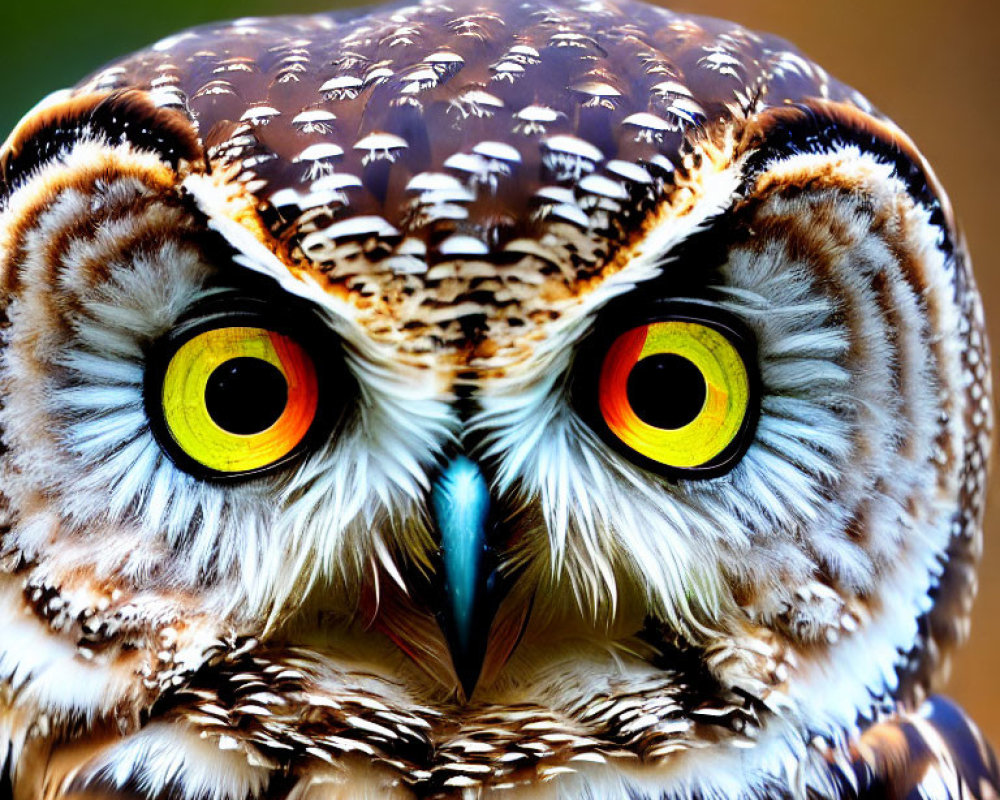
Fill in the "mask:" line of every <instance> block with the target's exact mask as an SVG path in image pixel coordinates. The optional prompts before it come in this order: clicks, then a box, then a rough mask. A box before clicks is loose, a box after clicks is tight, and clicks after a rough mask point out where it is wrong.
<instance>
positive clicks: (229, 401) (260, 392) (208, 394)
mask: <svg viewBox="0 0 1000 800" xmlns="http://www.w3.org/2000/svg"><path fill="white" fill-rule="evenodd" d="M287 403H288V384H287V383H286V382H285V376H284V375H282V374H281V370H279V369H278V368H277V367H276V366H274V365H273V364H269V363H268V362H266V361H262V360H261V359H259V358H231V359H229V361H225V362H223V363H222V364H220V365H219V366H217V367H216V368H215V370H214V371H213V372H212V374H211V375H209V376H208V386H206V387H205V406H206V407H207V408H208V415H209V416H210V417H211V418H212V419H213V420H214V422H215V424H216V425H218V426H219V427H220V428H222V429H223V430H225V431H229V432H230V433H237V434H242V435H249V434H252V433H260V432H261V431H266V430H267V429H268V428H270V427H271V426H272V425H273V424H274V423H275V422H277V421H278V417H280V416H281V414H282V412H283V411H284V410H285V406H286V405H287Z"/></svg>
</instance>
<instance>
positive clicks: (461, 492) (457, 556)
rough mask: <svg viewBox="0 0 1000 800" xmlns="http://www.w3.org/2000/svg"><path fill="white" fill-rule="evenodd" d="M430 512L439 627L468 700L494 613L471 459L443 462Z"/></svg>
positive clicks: (484, 491) (480, 491)
mask: <svg viewBox="0 0 1000 800" xmlns="http://www.w3.org/2000/svg"><path fill="white" fill-rule="evenodd" d="M431 511H432V514H433V517H434V522H435V525H436V527H437V531H438V534H439V535H440V542H441V559H442V564H443V567H444V587H443V589H444V596H445V598H444V599H445V602H444V604H443V609H442V616H443V619H442V620H441V622H442V627H443V629H444V632H445V635H446V637H447V638H448V643H449V646H450V647H451V653H452V660H453V662H454V665H455V671H456V673H457V674H458V677H459V680H460V681H461V682H462V687H463V689H464V690H465V696H466V697H469V696H471V694H472V690H473V689H474V688H475V685H476V681H478V679H479V674H480V672H481V670H482V665H483V659H484V657H485V654H486V645H487V642H488V639H489V633H490V627H491V624H492V622H493V617H494V615H495V613H496V609H495V603H494V602H493V598H492V597H491V595H492V592H491V591H490V577H491V575H492V574H493V567H494V565H493V563H492V562H493V560H494V559H493V553H492V551H491V550H490V547H489V536H488V525H489V515H490V490H489V486H488V485H487V483H486V478H485V476H484V475H483V473H482V471H481V470H480V469H479V466H478V465H477V464H476V463H475V462H474V461H472V460H470V459H469V458H466V457H465V456H458V457H456V458H454V459H452V460H451V461H450V462H448V464H447V465H446V466H445V468H444V471H443V472H442V473H441V476H440V477H439V478H438V480H437V482H436V483H435V484H434V488H433V489H432V490H431Z"/></svg>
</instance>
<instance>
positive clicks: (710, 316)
mask: <svg viewBox="0 0 1000 800" xmlns="http://www.w3.org/2000/svg"><path fill="white" fill-rule="evenodd" d="M668 321H679V322H694V323H697V324H699V325H705V326H707V327H710V328H713V329H714V330H717V331H718V332H719V333H721V334H722V335H723V336H725V337H726V339H727V340H729V342H730V343H731V344H732V345H733V346H734V347H735V348H736V351H737V352H738V353H739V354H740V357H741V358H742V359H743V363H744V365H745V366H746V368H747V378H748V380H749V382H750V387H749V404H748V406H747V410H746V414H745V415H744V417H743V422H742V424H741V425H740V429H739V431H738V432H737V433H736V435H735V436H734V437H733V440H732V442H730V444H729V445H727V446H726V448H725V449H724V450H723V451H722V452H721V453H719V455H717V456H716V457H715V458H713V459H711V460H710V461H708V462H706V463H704V464H701V465H699V466H697V467H671V466H669V465H667V464H662V463H660V462H659V461H655V460H654V459H651V458H649V457H648V456H646V455H643V454H642V453H639V452H637V451H636V450H633V449H632V448H631V447H629V446H628V445H627V444H625V443H624V442H623V441H622V440H621V439H620V438H619V437H618V436H617V435H616V434H615V433H614V432H613V431H612V430H611V429H610V428H609V427H608V425H607V423H606V422H605V420H604V415H603V414H602V413H601V409H600V405H599V402H600V401H599V396H598V383H599V381H600V375H601V369H602V367H603V366H604V359H605V357H606V355H607V352H608V350H609V349H610V347H611V345H612V343H613V342H614V341H615V340H616V339H617V338H618V337H619V336H621V335H622V334H623V333H625V332H627V331H629V330H632V329H634V328H638V327H641V326H643V325H649V324H651V323H654V322H668ZM757 364H758V361H757V341H756V338H755V337H754V335H753V333H752V332H751V331H750V329H749V327H747V325H746V324H745V323H744V322H743V321H742V320H741V319H739V318H738V317H737V316H735V315H734V314H732V313H730V312H729V311H727V310H726V309H724V308H721V307H720V306H718V305H716V304H714V303H711V302H708V301H698V300H673V299H670V300H663V299H661V300H654V301H651V302H646V303H644V304H642V305H639V306H638V307H637V305H636V302H635V298H634V297H632V296H626V297H625V298H623V299H622V300H621V301H617V302H615V303H612V304H611V305H609V306H608V307H607V308H606V309H605V310H604V311H603V312H602V313H601V315H600V316H599V317H598V319H597V321H596V322H595V324H594V326H593V328H592V329H591V331H590V333H589V334H588V335H587V337H586V339H585V340H584V342H583V344H582V345H581V346H580V349H579V350H578V351H577V354H576V356H575V358H574V362H573V367H572V369H571V378H570V381H571V382H570V399H571V403H572V405H573V407H574V408H575V410H576V411H577V413H578V414H579V415H580V417H581V418H582V419H583V421H584V422H586V423H587V425H588V427H590V429H591V430H592V431H594V433H596V434H597V435H598V436H599V437H600V439H601V441H603V442H604V443H605V444H607V445H608V446H609V447H611V448H612V449H613V450H615V451H616V452H618V453H619V454H621V455H622V456H624V457H625V458H627V459H628V460H629V461H631V462H632V463H633V464H635V465H636V466H638V467H641V468H642V469H645V470H647V471H649V472H652V473H655V474H657V475H660V476H661V477H663V478H666V479H668V480H671V481H680V480H708V479H710V478H718V477H720V476H722V475H725V474H726V473H728V472H730V471H732V470H733V468H735V466H736V465H737V464H738V463H739V462H740V460H741V459H742V458H743V456H744V455H746V452H747V450H748V449H749V448H750V445H751V444H752V442H753V439H754V433H755V432H756V430H757V424H758V422H759V420H760V399H761V381H760V372H759V370H758V367H757Z"/></svg>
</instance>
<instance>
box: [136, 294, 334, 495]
mask: <svg viewBox="0 0 1000 800" xmlns="http://www.w3.org/2000/svg"><path fill="white" fill-rule="evenodd" d="M322 389H323V375H322V372H321V370H319V369H318V368H317V364H316V362H315V361H314V359H313V357H312V355H311V353H310V351H309V350H307V349H306V348H305V347H304V346H303V345H302V344H301V343H300V341H299V340H298V339H297V338H296V336H295V335H294V333H293V331H292V330H291V329H290V327H289V326H288V325H286V324H285V323H283V322H282V323H275V322H274V321H271V320H269V319H267V318H266V317H262V316H261V315H259V314H256V313H247V314H241V313H236V314H233V313H222V314H215V315H209V316H207V317H201V318H198V319H195V320H193V321H191V322H188V323H186V324H182V325H181V326H180V327H179V328H178V329H177V330H176V331H174V332H173V333H172V334H170V335H169V336H168V337H167V339H166V341H165V342H163V343H161V344H160V345H159V347H158V348H157V350H156V351H155V352H154V354H153V355H152V356H151V358H150V363H149V366H148V368H147V381H146V406H147V411H148V413H149V418H150V423H151V426H152V428H153V431H154V434H155V435H156V437H157V439H158V441H159V442H160V445H161V447H162V448H163V449H164V451H165V452H166V453H167V455H168V456H169V457H170V458H171V460H173V461H174V463H176V464H177V465H178V466H179V467H181V468H182V469H184V470H185V471H187V472H191V473H192V474H195V475H197V476H199V477H213V478H234V477H246V476H249V475H255V474H259V473H261V472H265V471H267V470H269V469H272V468H275V467H277V466H280V465H282V464H285V463H287V462H288V461H289V460H290V459H291V458H293V457H295V456H296V455H298V454H299V453H301V452H302V450H303V448H304V445H305V443H306V442H307V440H308V439H309V437H310V435H311V434H312V433H313V432H315V430H316V429H317V426H318V422H319V416H320V415H319V411H320V401H321V394H323V391H322Z"/></svg>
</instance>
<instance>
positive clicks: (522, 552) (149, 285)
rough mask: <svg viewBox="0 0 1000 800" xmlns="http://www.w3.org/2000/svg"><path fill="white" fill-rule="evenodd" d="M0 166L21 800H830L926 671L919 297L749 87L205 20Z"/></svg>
mask: <svg viewBox="0 0 1000 800" xmlns="http://www.w3.org/2000/svg"><path fill="white" fill-rule="evenodd" d="M2 167H3V175H4V179H5V182H4V191H5V194H4V200H3V206H2V216H0V258H2V273H0V275H2V281H3V287H2V292H3V309H4V314H5V327H4V337H3V349H2V355H0V383H2V387H3V390H2V391H3V406H2V409H0V427H2V431H3V443H4V450H3V454H2V457H0V470H2V474H3V483H2V486H3V497H4V504H3V509H4V514H5V527H4V533H3V539H2V542H3V551H2V552H3V560H2V567H3V572H2V573H0V593H2V605H0V609H2V613H3V616H4V626H5V627H4V630H5V631H6V632H5V634H4V637H3V638H2V640H0V678H2V679H3V680H4V681H5V683H4V684H3V686H4V689H3V690H2V692H0V709H2V715H0V735H3V737H4V738H5V739H6V740H7V741H8V742H9V743H10V749H11V756H10V758H11V759H12V760H11V765H12V766H10V767H9V768H10V769H11V771H12V773H13V776H14V778H13V780H14V785H15V786H18V787H27V788H23V789H20V790H21V791H24V792H27V794H25V796H42V794H41V792H42V789H41V788H40V787H42V786H45V787H48V788H47V789H46V791H49V792H54V794H51V796H52V797H55V798H59V797H63V796H66V797H69V796H71V795H72V793H74V792H80V791H83V790H84V789H87V790H89V791H97V792H103V793H104V795H102V796H116V797H117V796H119V795H117V794H115V793H116V792H121V793H122V794H121V796H122V797H125V796H129V797H131V796H133V795H137V796H140V797H143V798H145V797H150V798H154V797H160V796H164V795H165V794H166V793H171V792H172V793H173V794H172V795H171V796H178V797H183V798H190V799H191V800H194V799H195V798H199V799H200V798H208V797H212V798H231V799H232V800H243V799H244V798H258V797H264V796H267V797H272V796H273V797H288V798H320V797H324V798H325V797H341V796H343V797H362V796H378V797H399V798H404V797H406V798H409V797H449V796H455V797H458V796H462V797H494V796H496V797H501V796H517V797H529V796H530V797H535V796H538V797H582V796H586V797H595V798H596V797H608V798H616V797H622V796H625V795H627V796H629V797H641V798H645V797H661V796H663V797H665V796H670V797H674V796H678V797H681V796H688V795H689V794H692V793H695V794H697V795H698V796H727V797H743V796H745V797H758V796H769V797H771V796H786V795H787V796H797V795H795V792H804V791H806V789H809V790H813V791H818V792H826V793H827V794H829V795H833V793H834V791H836V790H835V788H834V786H833V784H832V783H831V781H832V780H833V779H832V778H831V777H830V773H829V772H828V771H826V766H827V765H828V764H829V763H833V762H835V761H836V758H837V757H838V754H840V756H841V757H842V756H843V753H844V752H846V748H847V747H848V743H849V742H850V740H851V737H852V736H853V735H854V734H855V733H856V732H857V731H858V730H859V728H863V727H864V726H865V724H866V723H867V721H870V720H877V719H879V718H880V715H886V714H891V713H893V712H894V711H896V710H898V709H900V708H910V707H912V706H913V705H914V704H915V703H917V702H919V700H920V699H922V697H923V696H924V694H925V693H926V692H927V691H928V689H929V688H931V687H932V686H933V685H934V681H935V680H936V677H937V676H938V675H939V674H940V673H941V671H942V669H943V664H944V654H945V653H946V652H947V650H948V649H949V648H950V647H951V646H952V645H953V644H954V642H955V641H957V640H959V639H960V638H961V637H962V635H963V634H964V628H965V619H966V616H967V611H968V604H969V602H970V598H971V594H972V592H973V586H974V565H975V561H976V559H977V557H978V550H979V537H980V524H981V506H982V494H983V483H984V469H985V465H984V460H985V454H986V452H987V450H988V446H989V427H990V406H989V402H990V401H989V391H990V390H989V383H988V380H989V379H988V369H987V362H986V359H987V356H986V352H985V340H984V337H983V330H982V313H981V308H980V304H979V298H978V295H977V292H976V289H975V286H974V283H973V280H972V276H971V272H970V269H969V265H968V262H967V258H966V256H965V253H964V251H963V249H962V246H961V242H960V240H959V238H958V237H957V235H956V233H955V227H954V223H953V220H952V216H951V211H950V208H949V206H948V204H947V200H946V199H945V197H944V195H943V193H942V192H941V190H940V188H939V187H938V185H937V183H936V181H935V179H934V176H933V174H932V173H931V172H930V169H929V168H928V166H927V165H926V164H925V162H924V161H923V159H922V158H921V156H920V155H919V153H918V152H917V151H916V150H915V148H914V147H913V146H912V144H911V143H910V142H909V140H908V139H907V138H906V137H905V135H904V134H902V133H901V132H900V131H899V130H898V129H897V128H895V127H894V126H893V125H892V123H890V122H888V121H887V120H885V119H883V118H882V117H881V116H879V115H878V113H877V112H876V111H874V110H873V109H872V108H871V106H870V105H869V104H868V103H867V102H866V101H865V100H864V99H863V98H862V97H860V96H859V95H858V94H857V93H855V92H853V91H852V90H850V89H848V88H846V87H844V86H842V85H841V84H839V83H837V82H836V81H834V80H832V79H830V78H829V77H828V76H827V75H826V73H825V72H823V70H822V69H820V68H819V67H817V66H816V65H814V64H812V63H811V62H809V61H808V60H806V59H805V58H803V57H802V56H801V55H799V54H798V53H797V52H795V51H794V50H793V49H791V48H790V46H789V45H787V44H786V43H784V42H781V41H779V40H776V39H774V38H771V37H767V36H760V35H757V34H753V33H750V32H748V31H746V30H743V29H742V28H739V27H737V26H734V25H731V24H729V23H724V22H720V21H716V20H710V19H701V18H690V17H682V16H678V15H675V14H672V13H671V12H668V11H665V10H663V9H658V8H653V7H649V6H645V5H635V4H631V3H626V4H624V5H622V4H619V5H602V4H600V3H598V4H587V5H579V6H578V5H574V4H556V5H538V4H532V3H526V4H521V5H517V6H515V5H499V6H494V5H489V4H487V5H475V4H467V3H459V4H458V5H457V6H451V7H445V6H440V5H436V4H434V3H424V4H421V5H416V6H410V7H405V8H397V9H394V10H388V11H378V10H376V11H373V12H371V13H367V14H362V15H359V16H356V17H354V18H352V19H343V18H340V17H336V16H324V15H317V16H313V17H289V18H281V19H274V20H242V21H239V22H235V23H232V24H229V25H223V26H218V27H215V28H208V29H200V30H195V31H191V32H187V33H182V34H180V35H178V36H175V37H172V38H170V39H167V40H164V41H162V42H160V43H158V44H157V45H155V46H153V47H152V48H151V49H149V50H146V51H143V52H141V53H138V54H136V55H134V56H131V57H129V58H126V59H124V60H123V61H121V62H118V63H116V64H114V65H112V66H110V67H108V68H106V69H105V70H103V71H102V72H100V73H99V74H97V75H96V76H93V77H92V78H90V79H88V80H87V81H85V82H84V83H83V84H81V85H80V86H78V87H77V88H75V89H73V90H71V91H69V92H66V93H60V94H58V95H56V96H53V97H52V98H49V99H48V100H47V101H46V102H45V103H43V104H42V105H41V106H40V107H39V108H38V109H36V111H35V112H33V113H32V114H30V115H29V116H28V117H27V118H26V120H25V121H24V122H23V123H22V124H21V125H20V126H19V127H18V129H17V130H15V131H14V133H13V134H12V135H11V137H10V139H9V140H8V141H7V144H6V145H5V147H4V150H3V155H2ZM32 765H34V766H32ZM40 765H45V766H44V767H43V766H40ZM706 765H710V769H706ZM32 792H36V794H32ZM127 792H131V793H132V794H128V795H126V794H125V793H127ZM45 796H49V795H45ZM72 796H75V795H72Z"/></svg>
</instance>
